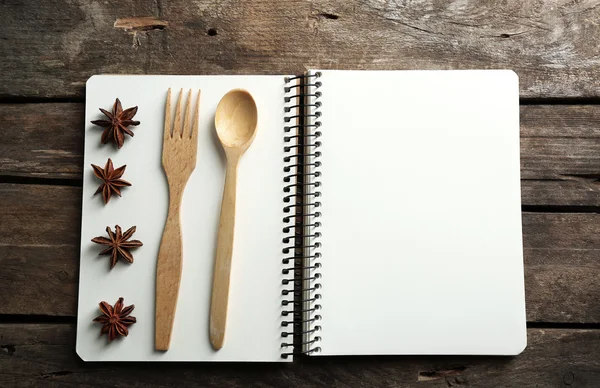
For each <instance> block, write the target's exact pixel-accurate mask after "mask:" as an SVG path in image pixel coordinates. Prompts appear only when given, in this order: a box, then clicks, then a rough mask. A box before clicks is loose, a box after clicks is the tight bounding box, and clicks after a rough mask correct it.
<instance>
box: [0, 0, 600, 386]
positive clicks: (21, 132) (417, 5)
mask: <svg viewBox="0 0 600 388" xmlns="http://www.w3.org/2000/svg"><path fill="white" fill-rule="evenodd" d="M599 53H600V2H598V1H596V0H594V1H592V0H501V1H500V0H499V1H492V0H479V1H477V0H448V1H445V0H363V1H350V0H348V1H341V0H340V1H334V0H309V1H301V0H281V1H277V0H254V1H250V0H247V1H242V0H224V1H217V0H146V1H142V0H135V1H123V0H105V1H92V0H88V1H84V0H52V1H34V0H31V1H26V0H2V1H0V129H1V138H0V228H1V229H0V386H1V387H13V386H23V387H37V386H44V387H47V386H48V387H54V386H61V385H65V386H66V385H68V386H76V387H92V386H122V387H130V386H136V387H137V386H154V387H159V386H215V387H237V386H243V385H252V386H260V387H276V386H277V387H278V386H292V387H305V386H321V385H327V386H334V387H358V386H361V387H362V386H364V387H369V386H381V387H419V388H421V387H422V388H430V387H461V386H472V387H490V388H491V387H494V388H495V387H590V388H596V387H599V386H600V214H599V213H600V105H599V103H600V98H599V96H600V72H599V70H600V56H599ZM306 68H337V69H472V68H510V69H514V70H515V71H516V72H517V73H518V74H519V77H520V82H521V102H522V107H521V134H522V135H521V136H522V138H521V141H522V146H521V147H522V151H521V156H522V163H521V165H522V190H523V233H524V244H525V270H526V271H525V277H526V279H525V281H526V294H527V320H528V336H529V345H528V347H527V350H526V351H525V352H524V353H523V354H522V355H521V356H518V357H514V358H500V357H497V358H493V357H460V358H457V357H352V358H327V359H323V358H318V359H315V358H300V359H298V360H297V361H296V362H295V363H294V364H292V365H276V364H218V365H215V364H170V365H152V367H151V368H149V369H147V368H148V366H147V365H141V364H136V363H131V364H118V363H112V364H85V363H83V362H82V361H80V360H79V359H78V357H77V356H76V354H75V345H74V339H75V313H76V308H77V303H76V300H77V279H78V261H79V230H80V225H79V224H80V197H81V182H82V148H83V144H82V142H83V128H84V125H83V111H84V95H85V94H84V93H85V89H84V87H85V81H86V80H87V78H88V77H89V76H91V75H93V74H99V73H132V74H222V73H223V74H243V73H252V74H263V73H266V74H284V73H286V74H289V73H297V72H302V71H303V70H304V69H306ZM473 179H476V177H473ZM457 303H460V301H457ZM440 319H443V317H440ZM398 329H399V330H401V329H402V328H398Z"/></svg>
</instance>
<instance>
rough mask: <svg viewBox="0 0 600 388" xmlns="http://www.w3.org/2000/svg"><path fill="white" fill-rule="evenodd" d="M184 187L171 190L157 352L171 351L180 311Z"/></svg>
mask: <svg viewBox="0 0 600 388" xmlns="http://www.w3.org/2000/svg"><path fill="white" fill-rule="evenodd" d="M182 194H183V188H181V189H180V190H173V189H171V190H170V194H169V213H168V216H167V222H166V224H165V230H164V231H163V236H162V240H161V242H160V249H159V251H158V261H157V267H156V328H155V348H156V350H169V345H170V343H171V332H172V331H173V320H174V318H175V310H176V308H177V297H178V295H179V284H180V282H181V267H182V257H183V254H182V239H181V222H180V217H179V210H180V207H181V197H182Z"/></svg>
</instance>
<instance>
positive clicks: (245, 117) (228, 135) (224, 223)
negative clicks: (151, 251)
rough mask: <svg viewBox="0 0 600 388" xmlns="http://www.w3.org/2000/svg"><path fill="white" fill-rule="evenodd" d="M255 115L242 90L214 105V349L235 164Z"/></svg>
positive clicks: (220, 329)
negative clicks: (217, 181)
mask: <svg viewBox="0 0 600 388" xmlns="http://www.w3.org/2000/svg"><path fill="white" fill-rule="evenodd" d="M257 121H258V114H257V110H256V103H255V102H254V99H253V98H252V96H251V95H250V93H248V92H247V91H245V90H242V89H234V90H231V91H230V92H229V93H227V94H226V95H225V96H223V98H222V99H221V101H220V102H219V106H217V113H216V115H215V128H216V130H217V136H218V137H219V140H220V141H221V144H222V145H223V149H224V150H225V156H226V157H227V172H226V175H225V188H224V190H223V202H222V203H221V220H220V222H219V236H218V239H217V255H216V259H215V270H214V274H213V289H212V298H211V303H210V342H211V344H212V346H213V348H214V349H215V350H219V349H221V348H222V347H223V341H224V339H225V326H226V322H227V302H228V299H229V275H230V273H231V256H232V253H233V235H234V228H235V197H236V184H237V168H238V163H239V161H240V159H241V157H242V155H243V154H244V152H245V151H246V150H247V149H248V147H250V145H251V144H252V141H253V140H254V137H255V135H256V123H257Z"/></svg>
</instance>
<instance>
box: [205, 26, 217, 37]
mask: <svg viewBox="0 0 600 388" xmlns="http://www.w3.org/2000/svg"><path fill="white" fill-rule="evenodd" d="M206 34H207V35H208V36H216V35H217V29H216V28H209V29H208V31H206Z"/></svg>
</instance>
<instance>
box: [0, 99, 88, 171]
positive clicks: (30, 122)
mask: <svg viewBox="0 0 600 388" xmlns="http://www.w3.org/2000/svg"><path fill="white" fill-rule="evenodd" d="M84 108H85V106H84V104H72V103H57V104H0V131H1V133H2V137H3V139H2V141H1V142H0V176H23V177H45V178H75V179H81V176H82V164H83V138H84V128H85V126H84V123H83V121H84V117H85V112H84Z"/></svg>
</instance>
